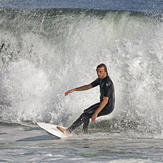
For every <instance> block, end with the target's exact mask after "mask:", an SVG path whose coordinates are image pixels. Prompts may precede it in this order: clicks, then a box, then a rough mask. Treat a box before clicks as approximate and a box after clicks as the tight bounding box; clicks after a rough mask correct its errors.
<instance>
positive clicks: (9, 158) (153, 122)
mask: <svg viewBox="0 0 163 163" xmlns="http://www.w3.org/2000/svg"><path fill="white" fill-rule="evenodd" d="M6 2H7V3H6V5H7V6H6V7H5V6H4V5H3V7H1V8H0V156H1V158H0V162H76V161H79V162H111V163H118V162H125V163H126V162H127V163H128V162H131V163H132V162H133V163H135V162H141V163H149V162H163V143H162V139H163V110H162V107H163V97H162V96H163V72H162V70H163V17H162V13H160V8H159V12H156V11H154V12H153V11H152V12H142V11H141V12H140V11H139V8H138V6H137V8H136V9H137V11H135V9H133V11H130V10H131V8H130V9H129V10H126V11H119V9H116V8H112V11H111V10H108V9H107V10H106V8H103V10H102V9H99V10H93V9H79V8H77V7H76V8H77V9H74V8H65V7H64V9H54V8H48V7H49V6H48V7H45V8H42V7H40V6H39V7H38V6H37V5H36V4H34V3H33V4H34V5H33V6H34V7H33V8H32V7H31V8H29V4H30V3H31V4H32V2H33V1H32V2H31V1H30V3H29V4H27V6H25V5H26V3H24V6H25V7H24V8H23V7H22V6H19V7H17V8H15V6H14V5H15V3H14V2H15V1H13V4H14V5H13V4H12V5H13V6H14V7H11V6H9V5H8V3H9V1H6ZM50 3H52V2H50V1H49V4H50ZM0 4H1V3H0ZM40 4H42V6H43V4H44V3H43V2H40ZM57 4H58V5H60V3H57ZM16 5H17V6H18V2H17V1H16ZM53 5H54V4H53ZM1 6H2V5H1ZM35 6H37V7H35ZM97 7H98V5H97ZM130 7H131V5H130ZM94 8H96V7H94ZM114 10H115V11H114ZM150 11H151V9H150ZM100 63H105V64H106V65H107V67H108V73H109V76H110V77H111V79H112V80H113V82H114V85H115V97H116V98H115V100H116V105H115V109H114V111H113V113H112V114H110V115H108V116H104V117H100V118H98V119H97V121H96V123H94V124H91V125H90V127H89V133H88V134H82V133H81V129H80V128H79V129H77V130H78V132H80V135H78V136H77V135H74V136H72V137H71V138H68V139H66V140H58V139H56V138H55V137H53V136H51V135H49V134H48V133H46V132H45V131H43V130H41V129H40V128H39V127H38V126H37V125H36V122H47V123H52V124H58V125H63V126H67V127H68V126H69V125H71V124H72V122H73V121H74V120H75V119H76V118H77V117H78V116H79V115H80V114H81V113H82V112H83V110H84V109H86V108H88V107H89V106H90V105H93V104H94V103H97V102H99V95H100V94H99V88H97V87H96V88H94V89H91V90H89V91H82V92H74V93H72V94H70V95H69V96H66V97H65V96H64V92H65V91H66V90H68V89H71V88H75V87H78V86H81V85H84V84H89V83H91V82H92V81H93V80H95V79H96V78H97V74H96V66H97V65H98V64H100Z"/></svg>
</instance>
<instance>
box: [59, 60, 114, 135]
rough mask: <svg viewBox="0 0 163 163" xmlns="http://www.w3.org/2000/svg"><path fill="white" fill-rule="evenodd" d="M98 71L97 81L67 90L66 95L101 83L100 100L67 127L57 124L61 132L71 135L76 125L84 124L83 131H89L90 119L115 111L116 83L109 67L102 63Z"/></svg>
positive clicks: (93, 119)
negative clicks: (110, 74) (110, 75)
mask: <svg viewBox="0 0 163 163" xmlns="http://www.w3.org/2000/svg"><path fill="white" fill-rule="evenodd" d="M96 71H97V76H98V78H97V79H96V80H95V81H93V82H92V83H90V84H88V85H84V86H81V87H78V88H74V89H70V90H68V91H66V92H65V96H67V95H68V94H70V93H72V92H74V91H84V90H88V89H91V88H93V87H96V86H98V85H99V86H100V102H99V103H97V104H94V105H92V106H90V107H89V108H88V109H86V110H84V112H83V113H82V114H81V115H80V117H79V118H78V119H77V120H76V121H75V122H74V123H73V124H72V125H71V126H70V127H68V128H67V129H64V128H62V127H60V126H57V128H58V129H59V130H60V131H61V132H63V133H65V134H67V135H69V134H70V133H71V132H72V131H73V130H74V129H75V128H76V127H78V126H80V125H81V124H83V132H84V133H87V132H88V125H89V121H90V119H91V120H92V122H94V121H95V120H96V118H97V117H100V116H103V115H107V114H110V113H111V112H112V111H113V109H114V104H115V95H114V84H113V82H112V80H111V79H110V77H109V75H108V71H107V67H106V65H105V64H103V63H102V64H100V65H98V66H97V68H96Z"/></svg>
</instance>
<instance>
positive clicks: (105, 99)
mask: <svg viewBox="0 0 163 163" xmlns="http://www.w3.org/2000/svg"><path fill="white" fill-rule="evenodd" d="M108 100H109V97H104V98H103V100H102V102H101V104H100V106H99V107H98V109H97V110H96V112H95V113H94V114H93V115H92V122H94V121H95V120H96V118H97V116H98V114H99V113H100V111H101V110H102V109H103V108H104V107H105V105H106V104H107V103H108Z"/></svg>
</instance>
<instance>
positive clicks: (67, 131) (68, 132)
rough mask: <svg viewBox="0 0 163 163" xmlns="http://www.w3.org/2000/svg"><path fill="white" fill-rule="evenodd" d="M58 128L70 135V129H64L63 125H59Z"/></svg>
mask: <svg viewBox="0 0 163 163" xmlns="http://www.w3.org/2000/svg"><path fill="white" fill-rule="evenodd" d="M57 129H58V130H60V131H61V132H62V133H64V134H66V135H67V136H69V135H70V131H69V130H66V129H64V128H63V127H60V126H57Z"/></svg>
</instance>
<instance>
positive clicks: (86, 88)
mask: <svg viewBox="0 0 163 163" xmlns="http://www.w3.org/2000/svg"><path fill="white" fill-rule="evenodd" d="M91 88H93V87H92V85H91V84H87V85H84V86H81V87H78V88H73V89H70V90H68V91H66V92H65V96H67V95H68V94H69V93H72V92H74V91H85V90H88V89H91Z"/></svg>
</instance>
